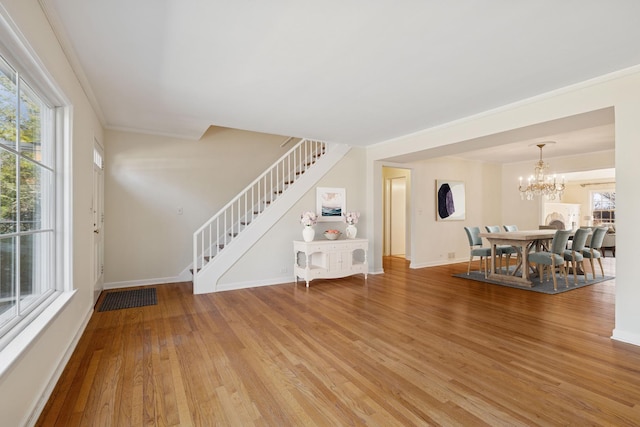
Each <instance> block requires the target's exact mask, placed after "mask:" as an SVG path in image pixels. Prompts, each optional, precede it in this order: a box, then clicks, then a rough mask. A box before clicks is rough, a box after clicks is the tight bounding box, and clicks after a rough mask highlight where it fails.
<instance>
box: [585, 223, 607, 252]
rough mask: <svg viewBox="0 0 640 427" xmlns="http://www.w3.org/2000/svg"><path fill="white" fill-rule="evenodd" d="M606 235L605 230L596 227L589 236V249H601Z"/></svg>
mask: <svg viewBox="0 0 640 427" xmlns="http://www.w3.org/2000/svg"><path fill="white" fill-rule="evenodd" d="M606 234H607V229H606V228H604V227H596V229H595V230H593V235H592V236H591V243H589V247H590V248H591V249H600V248H601V247H602V242H603V241H604V236H605V235H606Z"/></svg>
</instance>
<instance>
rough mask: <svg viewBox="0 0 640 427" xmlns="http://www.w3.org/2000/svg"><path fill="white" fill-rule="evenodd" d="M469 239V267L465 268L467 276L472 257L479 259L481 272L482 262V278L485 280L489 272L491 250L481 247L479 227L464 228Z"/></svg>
mask: <svg viewBox="0 0 640 427" xmlns="http://www.w3.org/2000/svg"><path fill="white" fill-rule="evenodd" d="M464 231H465V232H466V233H467V239H469V251H470V254H469V265H468V266H467V276H468V275H469V273H470V272H471V261H472V260H473V257H475V256H479V257H480V271H482V261H483V260H484V277H485V279H486V278H487V272H488V271H489V258H490V257H491V248H487V247H482V237H480V227H464Z"/></svg>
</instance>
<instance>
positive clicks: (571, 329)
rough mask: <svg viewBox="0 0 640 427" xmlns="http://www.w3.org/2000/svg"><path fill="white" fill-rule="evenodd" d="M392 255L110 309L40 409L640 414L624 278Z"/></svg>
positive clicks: (625, 418)
mask: <svg viewBox="0 0 640 427" xmlns="http://www.w3.org/2000/svg"><path fill="white" fill-rule="evenodd" d="M605 262H606V264H607V269H608V270H609V273H611V269H612V268H614V265H613V263H614V262H615V260H614V259H612V258H607V259H606V260H605ZM384 267H385V271H386V274H384V275H369V279H368V281H367V283H366V284H365V281H364V279H363V277H362V276H354V277H350V278H346V279H338V280H314V281H313V282H312V283H311V287H310V288H309V289H307V288H305V285H304V283H303V282H299V283H298V284H297V285H294V284H293V283H289V284H283V285H277V286H267V287H262V288H254V289H247V290H239V291H230V292H222V293H217V294H209V295H192V293H191V284H190V283H184V284H172V285H160V286H158V287H157V289H158V300H159V303H158V305H157V306H152V307H144V308H138V309H127V310H119V311H111V312H104V313H98V312H96V313H94V314H93V317H92V319H91V321H90V323H89V325H88V327H87V330H86V332H85V333H84V335H83V337H82V339H81V341H80V343H79V344H78V347H77V349H76V351H75V353H74V354H73V356H72V358H71V361H70V363H69V364H68V366H67V368H66V369H65V371H64V373H63V375H62V377H61V379H60V381H59V383H58V385H57V387H56V389H55V391H54V393H53V395H52V397H51V399H50V400H49V402H48V403H47V405H46V408H45V410H44V411H43V413H42V415H41V417H40V420H39V422H38V425H42V426H54V425H55V426H75V425H83V426H89V425H91V426H109V425H110V426H140V425H184V426H188V425H197V426H208V425H222V426H252V425H257V426H313V425H318V426H343V425H346V426H358V425H374V426H410V425H420V426H422V425H443V426H451V425H463V426H479V425H487V426H500V425H502V426H531V425H543V426H557V425H576V426H586V425H603V426H614V425H615V426H625V425H629V426H631V425H639V424H640V347H635V346H632V345H629V344H624V343H620V342H616V341H613V340H611V339H610V338H609V337H610V335H611V331H612V329H613V327H614V288H615V281H614V280H612V281H609V282H605V283H600V284H596V285H593V286H588V287H585V288H582V289H577V290H574V291H571V292H567V293H564V294H560V295H543V294H538V293H534V292H528V291H524V290H519V289H511V288H506V287H501V286H496V285H488V284H483V283H479V282H474V281H470V280H465V279H458V278H453V277H452V274H455V273H460V272H464V271H466V263H463V264H455V265H451V266H443V267H434V268H423V269H409V268H408V262H406V261H405V260H404V259H398V258H387V259H385V266H384ZM474 267H475V266H474Z"/></svg>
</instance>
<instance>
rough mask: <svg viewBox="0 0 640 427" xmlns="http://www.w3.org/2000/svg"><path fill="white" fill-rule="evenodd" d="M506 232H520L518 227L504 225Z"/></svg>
mask: <svg viewBox="0 0 640 427" xmlns="http://www.w3.org/2000/svg"><path fill="white" fill-rule="evenodd" d="M503 227H504V231H518V226H517V225H503Z"/></svg>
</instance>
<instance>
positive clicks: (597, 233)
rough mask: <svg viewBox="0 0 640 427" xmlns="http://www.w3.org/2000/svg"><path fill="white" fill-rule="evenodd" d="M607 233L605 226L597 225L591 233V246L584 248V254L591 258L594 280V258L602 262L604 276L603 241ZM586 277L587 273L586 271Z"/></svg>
mask: <svg viewBox="0 0 640 427" xmlns="http://www.w3.org/2000/svg"><path fill="white" fill-rule="evenodd" d="M606 234H607V228H605V227H596V228H595V229H594V230H593V234H592V235H591V242H590V243H589V247H585V248H584V249H582V255H583V256H584V257H586V258H589V263H590V264H591V274H592V275H593V280H596V270H595V268H594V266H593V260H594V259H597V260H598V264H600V272H601V273H602V277H604V268H602V259H601V258H602V252H601V249H600V248H601V247H602V242H603V241H604V236H605V235H606ZM585 277H586V273H585Z"/></svg>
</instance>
